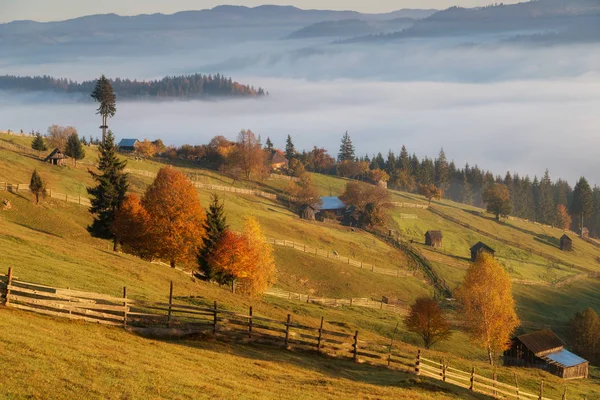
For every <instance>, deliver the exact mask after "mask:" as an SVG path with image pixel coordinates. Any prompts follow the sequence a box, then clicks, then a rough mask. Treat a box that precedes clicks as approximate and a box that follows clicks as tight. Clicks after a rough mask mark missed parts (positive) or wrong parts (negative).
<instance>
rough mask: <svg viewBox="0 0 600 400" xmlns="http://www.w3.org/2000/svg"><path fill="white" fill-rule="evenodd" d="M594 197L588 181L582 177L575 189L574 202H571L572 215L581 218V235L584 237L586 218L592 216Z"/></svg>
mask: <svg viewBox="0 0 600 400" xmlns="http://www.w3.org/2000/svg"><path fill="white" fill-rule="evenodd" d="M593 207H594V197H593V194H592V189H591V188H590V184H589V183H588V181H587V180H586V179H585V178H584V177H583V176H582V177H581V178H579V182H577V184H576V185H575V189H573V201H572V202H571V210H570V211H571V215H572V216H577V217H579V220H580V221H581V226H580V229H581V231H580V232H581V234H582V235H583V224H584V220H585V219H586V218H589V217H590V216H591V215H592V212H593Z"/></svg>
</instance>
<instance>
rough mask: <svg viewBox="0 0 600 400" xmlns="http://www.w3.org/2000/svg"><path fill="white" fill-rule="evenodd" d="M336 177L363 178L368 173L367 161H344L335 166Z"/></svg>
mask: <svg viewBox="0 0 600 400" xmlns="http://www.w3.org/2000/svg"><path fill="white" fill-rule="evenodd" d="M337 172H338V175H339V176H341V177H344V178H359V177H365V176H366V175H367V174H368V173H369V163H368V162H367V161H353V160H344V161H342V162H339V163H338V165H337Z"/></svg>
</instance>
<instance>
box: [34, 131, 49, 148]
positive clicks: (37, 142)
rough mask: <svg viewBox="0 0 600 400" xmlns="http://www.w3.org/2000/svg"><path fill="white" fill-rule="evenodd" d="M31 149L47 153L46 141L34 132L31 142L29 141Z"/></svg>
mask: <svg viewBox="0 0 600 400" xmlns="http://www.w3.org/2000/svg"><path fill="white" fill-rule="evenodd" d="M31 148H32V149H33V150H37V151H47V150H48V146H46V141H45V140H44V137H43V136H42V134H41V133H39V132H36V133H35V136H34V137H33V140H32V141H31Z"/></svg>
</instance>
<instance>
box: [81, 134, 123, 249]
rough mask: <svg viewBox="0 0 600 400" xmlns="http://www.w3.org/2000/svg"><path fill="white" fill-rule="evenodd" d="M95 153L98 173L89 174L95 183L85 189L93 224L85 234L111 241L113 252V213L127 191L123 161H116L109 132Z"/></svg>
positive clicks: (114, 241)
mask: <svg viewBox="0 0 600 400" xmlns="http://www.w3.org/2000/svg"><path fill="white" fill-rule="evenodd" d="M99 150H100V160H99V163H98V170H99V173H96V172H94V171H90V175H92V178H93V179H94V181H96V186H94V187H88V188H87V192H88V194H89V195H90V196H91V199H90V202H91V203H92V206H91V207H90V213H91V214H92V215H93V216H94V221H93V222H92V224H91V225H90V226H89V227H88V231H89V232H90V233H91V234H92V236H94V237H98V238H101V239H112V240H113V249H114V250H116V249H117V240H116V238H115V235H114V234H113V233H112V230H111V228H112V223H113V221H114V219H115V212H116V211H117V210H118V209H119V207H120V206H121V204H122V203H123V201H124V200H125V195H126V193H127V189H128V187H129V184H128V183H127V174H126V173H125V172H124V169H125V167H126V166H127V161H120V160H119V158H118V157H117V147H116V146H115V142H114V136H113V134H112V132H111V131H108V134H107V135H106V138H105V141H104V142H103V143H101V144H100V146H99Z"/></svg>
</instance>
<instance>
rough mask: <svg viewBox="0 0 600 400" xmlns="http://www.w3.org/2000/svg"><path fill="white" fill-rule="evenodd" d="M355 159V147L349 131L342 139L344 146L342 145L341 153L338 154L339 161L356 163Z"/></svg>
mask: <svg viewBox="0 0 600 400" xmlns="http://www.w3.org/2000/svg"><path fill="white" fill-rule="evenodd" d="M354 158H355V154H354V145H353V144H352V139H350V135H348V131H346V133H344V136H343V137H342V144H341V145H340V152H339V153H338V161H339V162H342V161H354Z"/></svg>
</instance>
